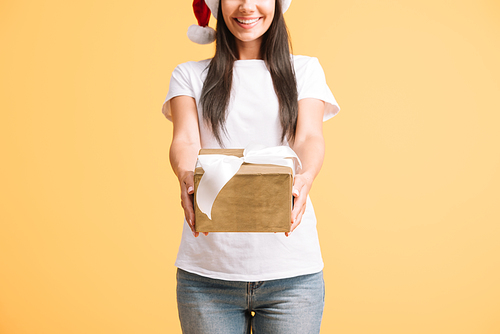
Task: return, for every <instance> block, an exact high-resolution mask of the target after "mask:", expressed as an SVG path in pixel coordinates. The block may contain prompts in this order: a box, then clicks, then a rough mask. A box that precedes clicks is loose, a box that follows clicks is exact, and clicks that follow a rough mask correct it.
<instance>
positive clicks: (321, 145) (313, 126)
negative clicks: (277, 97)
mask: <svg viewBox="0 0 500 334" xmlns="http://www.w3.org/2000/svg"><path fill="white" fill-rule="evenodd" d="M324 108H325V102H323V101H321V100H318V99H312V98H311V99H309V98H308V99H302V100H300V101H299V115H298V118H297V129H296V131H295V142H294V143H293V145H291V146H290V147H291V148H292V149H293V150H294V151H295V153H297V155H298V156H299V158H300V161H301V162H302V170H301V171H300V173H297V174H296V175H295V178H294V183H293V196H294V197H295V202H294V207H293V210H292V227H291V230H290V231H293V230H294V229H295V228H296V227H297V226H298V225H299V224H300V222H301V220H302V215H303V214H304V212H305V209H306V201H307V195H308V194H309V191H310V190H311V187H312V183H313V181H314V179H315V178H316V176H317V175H318V174H319V171H320V169H321V166H322V165H323V159H324V156H325V141H324V138H323V112H324ZM285 234H286V235H287V236H288V233H285Z"/></svg>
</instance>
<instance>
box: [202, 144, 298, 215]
mask: <svg viewBox="0 0 500 334" xmlns="http://www.w3.org/2000/svg"><path fill="white" fill-rule="evenodd" d="M294 161H296V162H297V165H295V164H294ZM243 163H249V164H264V165H277V166H285V167H290V168H291V169H292V173H295V168H297V172H298V171H300V169H301V168H302V164H301V162H300V159H299V157H298V156H297V154H295V152H294V151H293V150H292V149H291V148H290V147H288V146H274V147H266V148H262V147H261V146H255V145H254V146H248V147H247V148H246V149H245V150H244V151H243V157H242V158H238V157H235V156H230V155H223V154H202V155H198V162H197V163H196V167H202V168H203V170H204V174H203V176H202V177H201V180H200V183H199V184H198V189H197V190H196V203H197V204H198V207H199V208H200V210H201V212H203V213H204V214H206V215H207V216H208V218H209V219H212V206H213V204H214V201H215V198H216V197H217V195H218V194H219V192H220V191H221V189H222V188H223V187H224V186H225V185H226V183H227V182H229V180H231V178H232V177H233V176H234V175H235V174H236V173H237V172H238V170H239V169H240V167H241V165H242V164H243ZM297 166H298V167H297ZM294 175H295V174H294Z"/></svg>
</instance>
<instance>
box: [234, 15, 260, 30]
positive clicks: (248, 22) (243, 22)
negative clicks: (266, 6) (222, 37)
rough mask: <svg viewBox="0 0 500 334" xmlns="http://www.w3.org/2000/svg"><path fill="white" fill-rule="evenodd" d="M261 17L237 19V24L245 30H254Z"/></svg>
mask: <svg viewBox="0 0 500 334" xmlns="http://www.w3.org/2000/svg"><path fill="white" fill-rule="evenodd" d="M260 19H261V17H235V18H234V20H235V21H236V23H237V24H238V25H239V26H240V27H242V28H245V29H250V28H253V27H254V26H255V25H256V24H257V23H258V22H259V21H260Z"/></svg>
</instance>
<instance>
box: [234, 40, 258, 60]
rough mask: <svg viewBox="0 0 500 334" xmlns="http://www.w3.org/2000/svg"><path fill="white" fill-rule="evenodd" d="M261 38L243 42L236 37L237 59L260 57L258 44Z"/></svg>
mask: <svg viewBox="0 0 500 334" xmlns="http://www.w3.org/2000/svg"><path fill="white" fill-rule="evenodd" d="M261 44H262V38H259V39H257V40H255V41H251V42H243V41H240V40H238V39H236V47H237V48H238V60H247V59H262V56H261V54H260V46H261Z"/></svg>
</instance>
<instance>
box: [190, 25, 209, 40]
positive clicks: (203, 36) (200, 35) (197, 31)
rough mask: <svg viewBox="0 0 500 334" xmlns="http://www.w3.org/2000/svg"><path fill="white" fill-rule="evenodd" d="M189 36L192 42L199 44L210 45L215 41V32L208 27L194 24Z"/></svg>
mask: <svg viewBox="0 0 500 334" xmlns="http://www.w3.org/2000/svg"><path fill="white" fill-rule="evenodd" d="M187 35H188V38H189V39H190V40H191V42H195V43H197V44H210V43H212V42H214V41H215V30H214V29H212V28H210V27H208V26H207V27H202V26H199V25H197V24H193V25H191V26H189V28H188V32H187Z"/></svg>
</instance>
